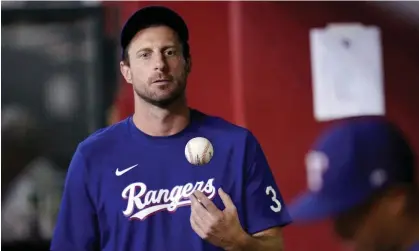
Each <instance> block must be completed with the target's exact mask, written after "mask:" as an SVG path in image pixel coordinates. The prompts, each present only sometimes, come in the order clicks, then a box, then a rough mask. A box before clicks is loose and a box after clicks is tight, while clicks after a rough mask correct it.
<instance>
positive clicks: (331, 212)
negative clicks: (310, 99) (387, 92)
mask: <svg viewBox="0 0 419 251" xmlns="http://www.w3.org/2000/svg"><path fill="white" fill-rule="evenodd" d="M306 166H307V175H308V186H309V189H310V191H308V192H307V194H306V195H304V196H302V197H301V198H299V199H298V200H296V201H295V202H294V203H293V204H292V205H291V207H290V214H291V217H292V218H293V220H294V221H295V222H309V221H313V220H320V219H323V218H326V217H332V218H333V221H334V226H335V231H336V232H337V234H338V235H340V236H341V237H342V238H343V239H344V240H347V241H349V242H353V245H354V247H355V250H360V251H396V250H397V251H398V250H400V251H402V250H403V251H404V250H409V251H413V250H415V251H417V250H419V196H418V195H419V190H418V183H417V182H416V181H415V180H416V179H415V178H416V177H417V175H416V174H415V160H414V156H413V153H412V150H411V148H410V146H409V145H408V143H407V142H406V140H405V139H404V138H403V135H402V133H401V132H400V131H399V129H398V128H397V127H396V126H395V125H393V124H391V123H390V122H388V121H387V120H385V119H384V118H381V117H359V118H354V119H350V120H348V121H346V122H343V123H339V124H338V125H337V126H335V127H334V128H332V129H330V130H328V131H327V132H326V133H324V134H323V135H322V136H321V137H320V138H319V139H318V140H317V143H316V144H315V145H314V147H313V149H312V150H311V151H310V152H309V154H308V156H307V162H306ZM415 243H417V244H415ZM351 244H352V243H351Z"/></svg>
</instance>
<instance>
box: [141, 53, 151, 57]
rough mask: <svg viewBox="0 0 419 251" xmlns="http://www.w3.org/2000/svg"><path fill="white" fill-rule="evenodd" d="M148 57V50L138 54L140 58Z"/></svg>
mask: <svg viewBox="0 0 419 251" xmlns="http://www.w3.org/2000/svg"><path fill="white" fill-rule="evenodd" d="M148 57H150V53H149V52H143V53H141V54H140V58H148Z"/></svg>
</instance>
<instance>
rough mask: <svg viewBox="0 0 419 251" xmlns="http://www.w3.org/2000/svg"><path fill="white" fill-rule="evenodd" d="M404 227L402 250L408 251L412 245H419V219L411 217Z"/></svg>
mask: <svg viewBox="0 0 419 251" xmlns="http://www.w3.org/2000/svg"><path fill="white" fill-rule="evenodd" d="M406 225H407V226H406V228H405V229H406V231H405V235H404V236H405V239H404V240H405V241H404V243H403V246H404V250H410V248H411V247H412V246H413V245H415V244H417V243H419V217H413V219H410V220H409V221H408V223H407V224H406Z"/></svg>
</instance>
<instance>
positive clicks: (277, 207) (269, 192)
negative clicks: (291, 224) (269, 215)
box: [266, 186, 282, 213]
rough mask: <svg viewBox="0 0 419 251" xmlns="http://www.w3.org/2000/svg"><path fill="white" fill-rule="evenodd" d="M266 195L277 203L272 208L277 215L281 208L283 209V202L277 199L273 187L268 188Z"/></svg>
mask: <svg viewBox="0 0 419 251" xmlns="http://www.w3.org/2000/svg"><path fill="white" fill-rule="evenodd" d="M266 195H269V196H272V197H271V199H272V201H273V202H274V203H275V205H272V206H271V210H272V211H274V212H275V213H278V212H279V211H281V208H282V205H281V202H280V201H279V200H278V199H277V197H276V192H275V189H273V188H272V186H268V187H267V188H266Z"/></svg>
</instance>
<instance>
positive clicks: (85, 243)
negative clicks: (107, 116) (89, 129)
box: [50, 149, 99, 251]
mask: <svg viewBox="0 0 419 251" xmlns="http://www.w3.org/2000/svg"><path fill="white" fill-rule="evenodd" d="M87 180H88V177H87V170H86V163H85V159H84V157H83V155H82V153H81V152H80V149H77V150H76V153H75V154H74V156H73V159H72V161H71V163H70V167H69V168H68V172H67V177H66V182H65V186H64V193H63V198H62V202H61V205H60V210H59V214H58V219H57V224H56V226H55V231H54V235H53V238H52V241H51V248H50V250H51V251H75V250H77V251H95V250H99V238H98V224H97V217H96V210H95V209H94V206H93V202H92V201H91V197H90V194H89V192H88V188H87Z"/></svg>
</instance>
